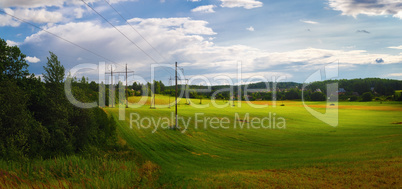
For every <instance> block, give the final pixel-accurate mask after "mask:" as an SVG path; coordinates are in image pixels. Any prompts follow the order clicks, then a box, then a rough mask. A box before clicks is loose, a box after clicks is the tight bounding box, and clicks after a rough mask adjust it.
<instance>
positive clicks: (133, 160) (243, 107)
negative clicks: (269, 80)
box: [0, 96, 402, 188]
mask: <svg viewBox="0 0 402 189" xmlns="http://www.w3.org/2000/svg"><path fill="white" fill-rule="evenodd" d="M144 99H145V100H146V101H145V104H146V105H144V106H142V107H139V108H138V107H136V105H137V102H138V101H139V100H140V97H130V98H129V102H130V105H129V108H127V109H126V108H123V110H125V114H123V115H125V118H126V119H125V120H122V121H118V123H117V124H118V125H117V133H118V146H119V147H118V148H117V149H116V148H114V149H113V148H111V149H110V150H108V151H99V150H97V149H88V152H85V153H84V154H82V155H79V156H75V155H73V156H67V157H58V158H54V159H46V160H41V159H35V160H31V161H29V162H22V163H20V162H14V161H4V160H2V161H0V188H295V187H296V188H299V187H302V188H357V187H362V188H372V187H380V188H401V187H402V182H401V180H402V179H401V174H400V173H401V170H402V116H401V115H402V114H401V113H402V103H400V102H392V101H384V102H382V103H381V102H339V103H335V104H334V106H330V108H331V109H330V111H333V110H335V109H336V108H338V110H339V125H338V126H336V127H332V126H329V125H327V124H325V123H323V122H322V121H320V120H318V119H317V118H315V117H314V116H312V115H311V114H310V113H309V112H307V110H306V109H305V108H304V107H303V105H302V102H300V101H284V102H283V104H284V106H281V105H282V101H278V102H276V106H273V104H272V102H266V101H255V102H253V104H255V105H263V104H269V106H268V107H264V108H255V107H252V105H249V104H247V103H246V102H242V103H241V104H240V103H237V102H235V103H234V106H233V102H227V101H217V103H216V104H217V105H220V106H226V107H222V108H216V107H214V106H212V105H211V103H212V102H211V101H210V100H206V99H203V100H202V103H203V104H202V105H208V104H209V105H210V106H209V107H206V108H195V107H193V106H191V105H188V104H187V103H188V101H186V100H184V99H182V100H180V102H179V108H178V110H179V118H180V119H179V123H180V124H179V126H180V128H177V129H171V128H170V126H173V123H174V122H173V120H174V119H172V118H171V116H172V115H173V114H172V113H173V112H174V110H175V109H174V107H171V108H169V106H168V105H167V103H168V102H169V98H168V97H166V96H157V101H156V109H151V108H150V102H151V100H150V98H147V97H146V98H144ZM170 101H171V102H173V98H171V99H170ZM199 102H200V100H199V99H192V100H191V104H193V105H200V104H199ZM307 104H308V105H309V106H310V107H312V108H313V109H314V110H316V111H318V112H322V113H324V112H325V111H326V109H325V105H326V104H325V103H324V102H307ZM104 110H105V111H106V112H107V113H108V114H109V115H110V116H113V117H115V119H116V120H117V119H118V118H119V109H118V108H104ZM130 115H134V116H132V117H131V118H132V119H133V121H132V122H131V124H130ZM195 115H197V120H195ZM246 115H248V119H247V116H246ZM269 116H271V117H270V119H266V120H265V121H263V122H262V124H263V125H264V127H256V125H257V126H258V125H259V124H260V125H261V123H259V124H256V125H252V123H253V121H252V120H253V119H256V120H258V118H264V117H269ZM123 117H124V116H123ZM137 118H138V120H137ZM140 118H141V119H140ZM159 118H161V120H162V121H160V122H159V124H158V122H157V120H158V119H159ZM208 118H209V120H206V119H208ZM212 118H213V119H212ZM282 118H283V119H282ZM214 119H215V120H214ZM140 120H144V121H142V122H141V121H140ZM163 120H165V121H166V124H164V125H163V124H162V123H164V122H163ZM183 120H184V121H185V122H183ZM200 120H203V121H204V120H205V123H207V126H206V127H205V126H204V122H200ZM219 120H226V122H227V123H223V124H222V125H219V124H218V122H217V121H219ZM269 120H271V124H269ZM274 120H275V124H274V123H273V121H274ZM283 120H284V121H283ZM149 121H151V122H152V121H154V122H153V123H150V122H149ZM211 122H215V123H213V124H212V125H210V123H211ZM137 123H139V124H137ZM196 123H197V125H196ZM278 123H280V124H278ZM283 123H285V124H283ZM155 125H160V126H161V127H158V128H157V129H155V127H154V126H155ZM186 125H187V126H186ZM241 125H242V127H241ZM130 126H131V127H130ZM235 126H236V127H235ZM269 126H270V127H269ZM145 127H149V128H145Z"/></svg>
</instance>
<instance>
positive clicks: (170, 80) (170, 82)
mask: <svg viewBox="0 0 402 189" xmlns="http://www.w3.org/2000/svg"><path fill="white" fill-rule="evenodd" d="M169 86H172V77H171V76H169ZM169 92H170V91H169ZM171 94H172V93H171V92H170V94H169V108H170V95H171Z"/></svg>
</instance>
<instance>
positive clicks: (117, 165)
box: [0, 156, 159, 188]
mask: <svg viewBox="0 0 402 189" xmlns="http://www.w3.org/2000/svg"><path fill="white" fill-rule="evenodd" d="M158 172H159V167H158V166H157V165H156V164H153V163H152V162H150V161H146V162H145V163H143V164H142V165H140V166H138V165H137V164H136V162H135V161H134V160H119V159H109V158H103V157H94V158H83V157H79V156H69V157H61V158H54V159H48V160H33V161H31V162H25V163H21V162H13V161H0V188H16V187H18V188H47V187H50V188H71V187H74V188H131V187H133V188H138V187H146V188H148V187H152V186H154V185H156V180H157V178H158Z"/></svg>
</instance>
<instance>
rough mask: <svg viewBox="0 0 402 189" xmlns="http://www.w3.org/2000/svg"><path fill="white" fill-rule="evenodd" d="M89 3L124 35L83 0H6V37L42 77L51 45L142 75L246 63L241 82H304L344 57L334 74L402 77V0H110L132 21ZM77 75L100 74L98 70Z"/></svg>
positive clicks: (2, 18) (215, 71) (70, 60)
mask: <svg viewBox="0 0 402 189" xmlns="http://www.w3.org/2000/svg"><path fill="white" fill-rule="evenodd" d="M84 1H85V2H86V3H88V4H89V5H90V6H91V7H93V8H94V9H95V10H96V11H98V12H99V13H100V14H101V15H102V16H104V17H105V18H106V19H107V20H108V21H109V22H111V23H112V24H113V25H114V26H115V27H116V28H117V29H118V30H119V31H121V32H122V33H123V34H124V35H126V36H127V38H128V39H127V38H126V37H124V36H123V35H122V34H120V32H119V31H117V30H116V29H115V28H113V27H112V26H111V25H110V24H108V23H107V22H106V21H105V20H103V19H102V18H101V17H100V16H99V15H98V14H96V13H95V12H94V11H93V10H92V9H91V8H89V7H88V6H86V5H85V4H84V2H83V1H81V0H68V1H67V0H33V1H24V0H3V1H1V2H0V9H1V10H2V11H4V12H6V13H7V14H5V13H4V12H1V13H0V37H1V38H3V39H5V40H7V42H8V44H9V45H18V46H19V47H20V48H21V49H22V51H23V52H24V53H25V54H26V55H27V56H28V58H27V60H28V62H29V64H30V68H29V69H30V71H31V72H33V73H35V74H36V75H40V74H41V73H42V72H43V68H42V67H43V66H44V65H45V64H46V62H47V60H46V57H47V56H49V53H48V52H49V51H52V52H54V53H55V54H56V55H57V56H58V57H59V59H60V60H61V62H62V64H63V65H64V66H65V67H66V69H67V70H70V69H71V68H73V67H75V66H77V65H80V64H83V63H93V64H97V63H98V62H102V61H105V62H106V64H111V63H112V62H110V61H108V60H111V61H113V62H114V63H116V64H117V66H116V70H117V71H121V69H123V67H124V65H125V64H126V63H127V64H128V67H129V69H130V70H133V71H135V73H136V75H137V77H138V78H140V77H141V78H143V79H144V80H145V81H146V80H150V79H151V73H150V69H151V65H155V64H170V65H173V63H174V62H175V61H177V62H179V65H180V66H181V67H183V68H184V70H185V75H186V77H187V78H191V77H195V76H197V77H201V76H202V77H205V78H208V79H210V80H213V78H215V79H216V77H226V78H237V77H236V74H237V73H238V70H237V65H238V63H239V62H241V65H242V70H241V73H242V81H241V82H243V83H246V82H250V81H251V80H248V79H249V78H251V77H255V76H261V77H264V78H266V79H267V80H272V78H273V76H275V77H282V78H285V79H284V80H285V81H296V82H303V81H305V80H306V79H307V78H308V77H309V75H310V74H312V73H314V72H315V71H316V70H319V69H323V67H324V66H325V65H327V64H328V63H331V62H339V73H338V77H337V78H338V79H342V78H346V79H350V78H365V77H380V78H391V79H399V80H401V79H402V32H401V31H402V2H400V1H395V0H394V1H391V0H382V1H379V0H370V1H362V0H359V1H357V0H325V1H323V0H306V1H291V0H282V1H259V0H198V1H197V0H187V1H185V0H164V1H161V0H135V1H131V0H112V1H110V0H108V2H109V3H110V4H111V5H112V7H113V8H115V9H116V10H117V11H118V12H119V14H121V15H122V16H123V17H125V18H126V19H127V20H128V21H129V23H130V24H127V23H126V21H125V20H123V19H122V18H121V17H120V16H119V14H118V13H116V12H115V11H114V10H113V9H112V7H110V6H109V5H108V3H106V2H105V1H104V0H84ZM10 15H13V16H15V17H17V18H21V19H24V20H26V21H28V22H29V23H32V24H34V25H36V26H39V27H41V28H42V29H44V30H46V31H48V32H51V33H52V34H55V35H57V36H59V37H61V38H63V39H66V40H68V41H71V42H73V43H74V44H77V45H79V46H81V47H83V48H85V49H88V50H90V51H91V52H94V53H96V54H98V55H101V57H100V56H96V55H94V54H92V53H91V52H88V51H85V50H83V49H81V48H78V47H77V46H74V45H71V44H70V43H67V42H65V41H63V40H61V39H59V38H57V37H54V36H53V35H51V34H49V33H47V32H45V31H42V30H40V29H37V28H35V27H33V26H31V25H29V24H26V23H21V22H19V21H18V20H16V19H14V18H12V17H10ZM133 28H134V29H133ZM137 32H138V33H137ZM141 36H143V38H142V37H141ZM144 39H145V40H144ZM148 43H149V44H150V45H149V44H148ZM137 46H139V47H140V49H139V48H138V47H137ZM144 52H145V53H144ZM104 58H107V59H108V60H105V59H104ZM173 73H174V72H173V70H172V69H170V68H164V69H162V68H156V73H155V79H157V80H162V81H164V82H165V83H167V78H169V77H170V76H173V75H172V74H173ZM81 75H86V76H88V77H90V79H92V80H97V79H98V78H97V71H96V70H82V71H81V72H80V73H79V74H78V75H77V76H78V77H80V76H81ZM138 78H137V79H138ZM284 80H282V81H284ZM238 82H240V81H237V80H235V81H233V83H235V84H236V83H238ZM212 83H214V82H212ZM216 83H227V82H226V81H222V80H221V81H216ZM229 83H230V82H229ZM194 84H196V83H194Z"/></svg>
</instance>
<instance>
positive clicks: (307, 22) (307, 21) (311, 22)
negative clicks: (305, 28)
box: [300, 20, 318, 24]
mask: <svg viewBox="0 0 402 189" xmlns="http://www.w3.org/2000/svg"><path fill="white" fill-rule="evenodd" d="M300 22H304V23H306V24H318V22H315V21H311V20H300Z"/></svg>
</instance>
